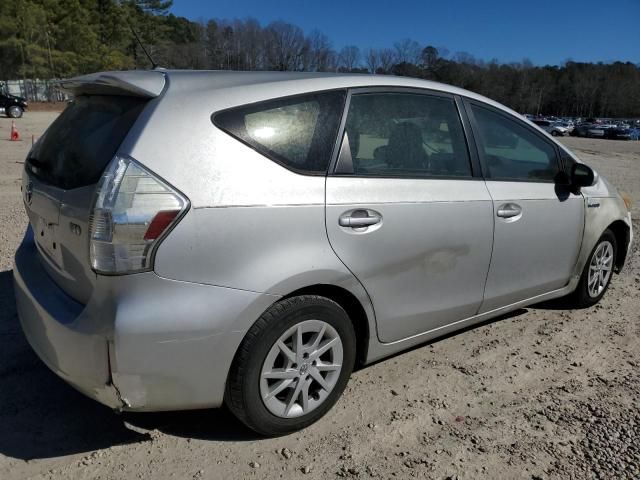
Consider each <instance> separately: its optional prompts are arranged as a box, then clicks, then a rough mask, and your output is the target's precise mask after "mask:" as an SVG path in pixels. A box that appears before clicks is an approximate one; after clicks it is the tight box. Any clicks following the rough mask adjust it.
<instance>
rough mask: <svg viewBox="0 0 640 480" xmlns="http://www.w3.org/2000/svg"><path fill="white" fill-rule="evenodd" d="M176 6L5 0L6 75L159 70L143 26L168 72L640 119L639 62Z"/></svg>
mask: <svg viewBox="0 0 640 480" xmlns="http://www.w3.org/2000/svg"><path fill="white" fill-rule="evenodd" d="M171 6H172V0H6V1H2V2H0V79H4V80H7V79H21V78H25V79H27V78H41V79H42V78H44V79H48V78H62V77H70V76H74V75H78V74H83V73H89V72H95V71H100V70H119V69H133V68H150V63H149V60H148V59H147V57H146V55H145V54H144V53H143V51H142V49H141V47H140V45H139V43H138V42H137V40H136V38H135V35H134V31H135V32H136V33H137V35H138V36H139V38H140V41H141V42H142V44H143V45H144V46H145V48H146V49H147V50H148V51H149V53H150V54H151V56H152V57H153V59H154V61H155V62H156V63H157V64H158V65H160V66H163V67H167V68H187V69H223V70H280V71H319V72H353V73H378V74H389V75H404V76H410V77H417V78H424V79H429V80H436V81H440V82H444V83H448V84H452V85H456V86H460V87H462V88H466V89H468V90H471V91H474V92H478V93H480V94H482V95H485V96H487V97H490V98H493V99H494V100H497V101H498V102H501V103H504V104H506V105H508V106H510V107H511V108H513V109H514V110H517V111H519V112H522V113H533V114H545V115H558V116H578V117H595V116H597V117H625V118H632V117H640V65H636V64H633V63H631V62H624V63H623V62H614V63H582V62H573V61H567V62H565V63H564V64H563V65H561V66H558V65H547V66H536V65H533V64H532V63H531V62H530V61H529V60H526V59H525V60H523V61H521V62H513V63H501V62H499V61H498V60H491V61H484V60H480V59H477V58H474V57H473V56H472V55H470V54H468V53H466V52H454V53H451V52H449V51H448V50H447V49H446V48H443V47H435V46H433V45H422V44H420V43H418V42H416V41H415V40H411V39H404V40H399V41H398V42H396V43H395V44H394V45H392V46H390V47H388V48H367V49H364V50H361V49H360V48H358V47H357V46H354V45H348V46H345V47H343V48H340V49H339V50H337V49H335V48H334V46H333V44H332V42H331V40H330V38H329V37H328V36H327V35H325V34H324V33H322V32H320V31H318V30H313V31H311V32H304V31H303V30H302V29H301V28H300V27H299V26H297V25H294V24H292V23H287V22H283V21H276V22H272V23H269V24H267V25H262V24H261V23H260V22H258V21H257V20H255V19H253V18H247V19H236V20H225V19H212V20H201V21H192V20H189V19H186V18H183V17H178V16H175V15H173V14H171V13H169V10H170V8H171Z"/></svg>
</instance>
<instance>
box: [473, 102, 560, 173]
mask: <svg viewBox="0 0 640 480" xmlns="http://www.w3.org/2000/svg"><path fill="white" fill-rule="evenodd" d="M471 110H472V111H473V115H474V117H475V120H476V123H477V126H478V133H479V137H480V138H479V139H478V140H479V142H478V147H479V149H480V154H481V155H482V156H483V158H484V162H485V167H486V169H487V170H488V171H487V172H485V175H486V176H487V177H491V178H493V179H496V180H526V181H534V182H540V181H542V182H544V181H546V182H552V181H553V179H554V178H555V176H556V175H557V174H558V171H559V167H558V159H557V155H556V150H555V148H554V147H553V145H551V144H550V143H549V142H547V141H545V140H544V139H542V138H541V137H539V136H538V135H536V134H535V133H533V132H532V131H531V130H529V129H528V128H526V127H525V126H524V125H521V124H520V123H518V122H516V121H514V120H510V119H509V118H507V117H506V116H504V115H501V114H499V113H496V112H494V111H492V110H489V109H487V108H483V107H480V106H477V105H474V104H472V105H471Z"/></svg>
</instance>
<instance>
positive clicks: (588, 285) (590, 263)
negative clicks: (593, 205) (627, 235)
mask: <svg viewBox="0 0 640 480" xmlns="http://www.w3.org/2000/svg"><path fill="white" fill-rule="evenodd" d="M616 251H617V243H616V237H615V235H614V234H613V232H612V231H611V230H605V231H604V233H603V234H602V236H601V237H600V239H599V240H598V242H597V243H596V246H595V247H593V250H592V251H591V254H590V255H589V259H588V260H587V263H586V265H585V266H584V270H583V271H582V276H581V277H580V281H579V282H578V286H577V287H576V290H575V292H574V293H573V295H572V298H571V300H572V301H571V306H572V307H575V308H586V307H590V306H592V305H595V304H596V303H598V302H599V301H600V299H601V298H602V297H603V296H604V294H605V292H606V291H607V289H608V288H609V284H610V283H611V277H612V276H613V267H614V265H615V258H616Z"/></svg>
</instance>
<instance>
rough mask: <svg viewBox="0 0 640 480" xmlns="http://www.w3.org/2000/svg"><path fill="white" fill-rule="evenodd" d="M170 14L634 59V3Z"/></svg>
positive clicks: (381, 42) (542, 53)
mask: <svg viewBox="0 0 640 480" xmlns="http://www.w3.org/2000/svg"><path fill="white" fill-rule="evenodd" d="M171 12H172V13H174V14H175V15H180V16H184V17H187V18H190V19H192V20H199V19H209V18H227V19H232V18H245V17H249V16H251V17H254V18H256V19H257V20H258V21H260V23H262V24H263V25H265V24H267V23H269V22H271V21H273V20H284V21H287V22H291V23H295V24H296V25H298V26H300V27H301V28H302V29H303V30H304V31H305V32H309V31H311V30H313V29H314V28H317V29H318V30H321V31H322V32H323V33H325V34H326V35H328V36H329V38H330V39H331V40H332V42H333V45H334V48H336V49H337V50H339V49H340V48H341V47H343V46H344V45H357V46H358V47H360V48H367V47H370V46H371V47H376V48H380V47H390V46H392V45H393V43H394V42H396V41H398V40H401V39H404V38H412V39H414V40H416V41H417V42H419V43H420V44H421V45H427V44H431V45H434V46H444V47H446V48H447V49H449V51H450V52H451V54H453V53H454V52H457V51H465V52H468V53H470V54H472V55H474V56H475V57H477V58H481V59H484V60H491V59H492V58H497V59H498V60H499V61H501V62H510V61H519V60H522V59H523V58H529V59H530V60H531V61H532V62H533V63H534V64H560V63H562V62H564V61H565V60H567V59H573V60H575V61H603V62H610V61H615V60H621V61H631V62H634V63H640V0H555V1H550V0H437V1H433V0H422V1H420V0H406V1H403V0H395V1H391V0H357V1H353V0H352V1H349V0H342V1H335V0H314V1H312V0H209V1H206V0H174V6H173V7H172V9H171Z"/></svg>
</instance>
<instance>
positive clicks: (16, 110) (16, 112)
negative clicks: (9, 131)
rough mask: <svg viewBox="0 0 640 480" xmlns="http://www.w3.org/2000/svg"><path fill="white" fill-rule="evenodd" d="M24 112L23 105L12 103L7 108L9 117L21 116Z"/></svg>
mask: <svg viewBox="0 0 640 480" xmlns="http://www.w3.org/2000/svg"><path fill="white" fill-rule="evenodd" d="M23 113H24V110H22V107H19V106H18V105H11V106H10V107H9V108H7V116H8V117H9V118H20V117H22V114H23Z"/></svg>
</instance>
